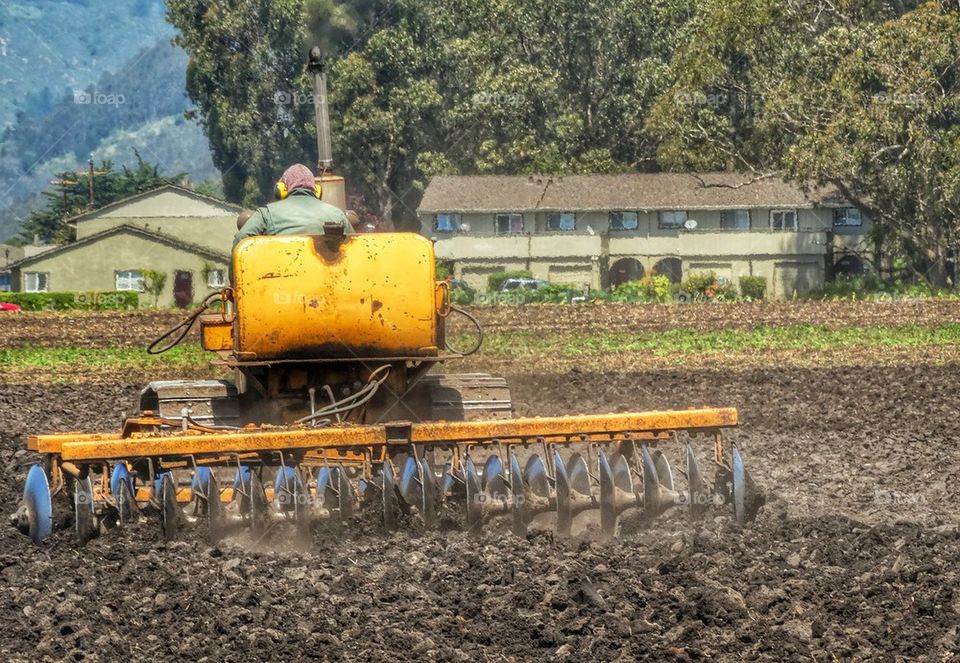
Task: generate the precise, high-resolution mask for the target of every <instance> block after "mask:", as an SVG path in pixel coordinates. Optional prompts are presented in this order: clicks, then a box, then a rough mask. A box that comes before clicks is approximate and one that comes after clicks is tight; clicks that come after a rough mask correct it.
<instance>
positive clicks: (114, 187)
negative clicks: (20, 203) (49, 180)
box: [19, 151, 184, 244]
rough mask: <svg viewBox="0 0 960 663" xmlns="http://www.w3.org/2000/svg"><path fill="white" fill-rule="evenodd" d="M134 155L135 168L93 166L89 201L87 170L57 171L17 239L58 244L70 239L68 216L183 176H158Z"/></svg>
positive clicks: (153, 167) (153, 169)
mask: <svg viewBox="0 0 960 663" xmlns="http://www.w3.org/2000/svg"><path fill="white" fill-rule="evenodd" d="M134 155H135V156H136V158H137V165H136V167H135V168H129V167H127V166H124V167H123V168H122V169H121V170H119V171H118V170H114V168H113V164H112V162H110V161H103V162H101V164H100V165H99V166H97V167H95V169H94V199H93V202H92V204H91V201H90V175H89V173H87V172H73V171H65V172H61V173H58V174H57V179H56V180H55V182H56V184H54V185H53V187H52V189H50V190H48V191H44V192H43V194H42V195H43V197H44V198H46V201H47V204H46V205H45V206H44V207H43V208H42V209H39V210H37V211H35V212H33V213H32V214H30V216H29V217H27V219H26V220H25V221H24V222H23V224H22V226H21V230H20V234H19V238H20V240H21V241H23V242H32V241H33V239H34V237H37V238H39V239H40V240H41V241H43V242H55V243H58V244H62V243H66V242H70V241H73V239H74V235H73V229H72V228H71V227H70V226H68V225H67V219H70V218H72V217H74V216H77V215H79V214H83V213H85V212H90V211H92V210H95V209H97V208H99V207H103V206H104V205H108V204H110V203H112V202H114V201H117V200H120V199H122V198H127V197H129V196H132V195H134V194H137V193H141V192H143V191H149V190H151V189H156V188H157V187H160V186H163V185H165V184H174V183H176V182H178V181H181V180H182V179H183V177H184V175H183V174H177V175H161V174H160V170H159V167H158V166H155V165H153V164H150V163H147V162H146V161H144V160H143V158H142V157H141V156H140V154H139V153H137V152H136V151H134Z"/></svg>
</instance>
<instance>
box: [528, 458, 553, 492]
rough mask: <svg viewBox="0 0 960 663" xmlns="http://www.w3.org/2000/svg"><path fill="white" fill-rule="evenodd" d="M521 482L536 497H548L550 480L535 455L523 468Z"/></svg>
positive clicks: (545, 469)
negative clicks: (522, 481) (524, 483)
mask: <svg viewBox="0 0 960 663" xmlns="http://www.w3.org/2000/svg"><path fill="white" fill-rule="evenodd" d="M523 480H524V481H525V482H526V484H527V488H528V489H529V490H530V492H531V493H532V494H534V495H536V496H537V497H543V498H547V497H550V479H549V478H548V477H547V468H546V467H545V466H544V464H543V460H542V459H541V458H540V456H538V455H537V454H533V455H532V456H530V458H528V459H527V464H526V466H525V467H524V468H523Z"/></svg>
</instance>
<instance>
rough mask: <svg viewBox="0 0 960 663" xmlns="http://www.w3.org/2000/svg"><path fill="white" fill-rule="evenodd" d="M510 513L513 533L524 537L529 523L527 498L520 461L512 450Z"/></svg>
mask: <svg viewBox="0 0 960 663" xmlns="http://www.w3.org/2000/svg"><path fill="white" fill-rule="evenodd" d="M510 511H511V513H512V516H513V528H512V529H513V533H514V534H516V535H517V536H526V535H527V523H528V522H529V513H528V509H527V498H526V495H525V491H524V488H523V473H522V472H521V471H520V461H519V460H517V454H516V453H514V451H513V449H511V450H510Z"/></svg>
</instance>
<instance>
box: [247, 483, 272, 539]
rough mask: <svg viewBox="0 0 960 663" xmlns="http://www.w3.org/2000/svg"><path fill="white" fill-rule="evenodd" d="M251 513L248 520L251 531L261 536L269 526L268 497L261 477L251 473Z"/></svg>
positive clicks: (248, 514)
mask: <svg viewBox="0 0 960 663" xmlns="http://www.w3.org/2000/svg"><path fill="white" fill-rule="evenodd" d="M249 490H250V511H249V513H247V514H246V515H247V519H248V521H249V524H250V531H251V532H253V533H255V534H259V533H260V532H262V531H263V530H264V528H265V527H266V524H267V495H266V493H264V492H263V483H262V482H261V481H260V477H259V476H257V475H256V474H254V473H252V472H251V473H250V488H249Z"/></svg>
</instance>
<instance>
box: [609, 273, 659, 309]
mask: <svg viewBox="0 0 960 663" xmlns="http://www.w3.org/2000/svg"><path fill="white" fill-rule="evenodd" d="M672 293H673V284H672V283H670V278H669V277H667V276H664V275H663V274H654V275H652V276H651V275H647V276H644V277H643V278H642V279H638V280H636V281H627V282H625V283H621V284H620V285H618V286H617V287H615V288H614V289H613V292H612V296H611V298H610V300H611V301H614V302H620V303H631V302H660V303H665V302H668V301H670V298H671V296H672Z"/></svg>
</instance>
